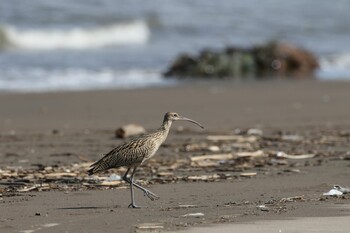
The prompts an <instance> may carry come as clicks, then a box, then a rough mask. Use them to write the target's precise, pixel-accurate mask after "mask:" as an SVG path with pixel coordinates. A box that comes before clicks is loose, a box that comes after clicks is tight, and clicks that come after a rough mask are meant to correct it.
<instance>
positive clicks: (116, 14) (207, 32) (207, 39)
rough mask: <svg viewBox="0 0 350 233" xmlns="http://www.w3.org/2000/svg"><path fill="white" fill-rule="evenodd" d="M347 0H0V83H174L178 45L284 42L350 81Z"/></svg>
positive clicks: (51, 86)
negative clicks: (171, 69)
mask: <svg viewBox="0 0 350 233" xmlns="http://www.w3.org/2000/svg"><path fill="white" fill-rule="evenodd" d="M349 11H350V1H347V0H336V1H328V0H294V1H290V0H265V1H260V0H245V1H238V0H232V1H229V0H217V1H211V0H191V1H187V0H177V1H171V0H152V1H144V0H130V1H124V0H99V1H94V0H76V1H70V0H60V1H56V0H31V1H27V0H1V1H0V91H2V92H4V91H26V92H28V91H29V92H30V91H55V90H86V89H105V88H119V89H125V88H137V87H145V86H155V85H157V86H162V85H172V84H173V83H174V82H173V81H170V80H168V79H164V78H162V75H161V74H162V72H163V71H164V70H165V69H166V68H167V66H168V65H169V64H170V62H171V61H172V60H173V59H174V58H175V57H176V56H177V55H178V54H180V53H183V52H190V53H194V54H195V53H197V52H198V51H200V50H201V49H204V48H213V49H220V48H223V47H225V46H227V45H236V46H253V45H256V44H261V43H265V42H267V41H270V40H282V41H288V42H291V43H294V44H296V45H299V46H302V47H305V48H306V49H309V50H311V51H312V52H313V53H314V54H316V55H317V56H318V58H319V60H320V64H321V67H320V69H319V70H318V72H317V77H318V78H319V79H322V80H332V79H345V80H346V79H350V43H349V41H350V24H349V22H350V14H349V13H348V12H349Z"/></svg>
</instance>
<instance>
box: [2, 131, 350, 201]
mask: <svg viewBox="0 0 350 233" xmlns="http://www.w3.org/2000/svg"><path fill="white" fill-rule="evenodd" d="M248 131H249V129H248V130H246V129H239V130H236V131H235V133H236V134H234V135H232V134H225V133H223V132H222V131H214V132H209V133H208V135H209V136H204V135H198V136H195V137H191V138H190V139H189V138H188V137H187V138H186V137H176V136H175V138H174V140H172V141H171V142H169V143H167V144H165V145H164V147H162V150H163V152H161V153H160V156H156V157H154V158H152V159H151V160H149V161H148V162H147V163H146V164H145V165H143V166H140V167H139V174H138V179H140V180H139V181H138V182H140V181H141V182H144V184H145V185H147V184H166V183H176V182H215V181H219V180H225V179H240V178H250V177H252V178H253V177H256V176H259V175H260V174H266V173H269V172H270V171H275V170H276V169H277V171H276V172H277V174H283V173H287V172H288V173H290V174H294V173H300V172H302V169H301V168H300V167H301V166H302V167H304V166H308V165H311V166H313V165H317V166H318V165H320V164H322V161H325V158H330V157H333V158H334V159H340V160H344V159H346V158H348V157H346V156H349V155H350V152H349V151H350V147H349V143H348V142H349V141H350V134H349V133H348V132H350V131H346V132H345V129H341V131H339V130H338V129H329V130H328V131H327V130H323V131H322V132H321V133H322V134H321V136H320V132H318V131H316V132H310V131H305V132H300V131H298V132H293V131H288V132H284V131H270V130H264V135H263V136H260V135H255V133H254V134H253V133H252V132H249V133H250V134H248ZM343 131H344V132H343ZM188 132H189V133H191V134H192V133H193V134H196V132H194V131H190V130H189V131H188ZM230 132H231V131H230ZM253 132H254V131H253ZM283 135H285V136H283ZM295 135H297V136H295ZM83 136H85V137H86V138H87V139H88V140H86V142H88V143H91V138H90V137H91V134H84V135H83ZM22 137H28V136H27V135H25V136H22V135H20V134H16V136H13V135H7V134H6V135H4V134H3V135H0V141H1V142H6V143H7V144H8V146H7V147H8V148H17V147H16V146H17V144H18V140H23V138H22ZM33 137H37V136H33ZM52 137H54V138H55V140H61V137H58V138H57V135H53V136H52ZM67 137H69V134H67ZM31 138H32V137H31ZM39 138H40V140H43V139H45V138H46V136H45V137H39ZM301 139H302V140H301ZM11 143H13V144H11ZM47 143H48V144H47V145H49V146H50V147H51V145H52V140H49V141H48V142H47ZM79 143H80V142H79ZM108 143H110V142H108ZM38 144H40V145H42V146H46V145H45V143H43V142H40V143H38ZM106 145H107V146H110V144H106ZM329 145H337V146H339V148H341V149H339V150H329ZM7 147H5V149H6V148H7ZM276 148H278V150H277V151H276ZM34 149H36V151H39V150H37V148H34ZM3 155H4V157H3V161H4V162H5V163H3V164H2V165H1V166H0V194H1V195H3V196H4V197H5V196H7V195H12V194H13V193H16V192H17V193H18V194H21V193H27V192H41V191H50V190H59V191H64V192H70V191H74V190H87V189H110V188H114V189H123V188H128V184H127V183H126V182H124V181H122V180H121V175H123V174H124V173H125V171H126V169H124V168H118V169H116V170H111V171H110V172H106V173H104V174H102V173H101V174H99V175H98V176H87V173H86V171H87V170H88V167H89V166H90V165H91V164H92V162H91V158H90V157H89V156H88V155H86V154H81V153H77V152H76V151H67V148H64V149H63V150H53V151H52V152H50V153H49V154H48V157H49V158H50V159H53V160H54V162H53V163H52V164H41V163H33V162H32V161H31V158H30V157H24V155H22V154H20V153H18V152H17V150H13V151H11V149H6V150H5V151H4V152H3ZM6 155H9V156H6ZM168 155H169V156H168ZM67 156H70V159H69V161H71V160H73V161H76V162H74V163H69V162H68V164H67V159H66V158H67ZM302 159H306V161H303V160H302ZM7 160H9V161H10V162H11V163H10V164H11V165H10V164H9V165H7V166H6V161H7ZM22 160H28V162H26V163H22V162H21V161H22ZM56 161H57V162H60V163H56ZM150 173H151V174H152V178H151V179H148V178H149V177H148V176H147V174H150ZM333 189H335V190H337V191H340V192H342V193H344V194H345V193H348V192H349V190H348V189H347V188H344V187H341V186H339V185H335V186H334V188H333ZM332 192H333V191H332ZM291 200H293V201H297V200H298V199H297V198H294V199H291ZM282 201H286V202H287V201H288V200H282Z"/></svg>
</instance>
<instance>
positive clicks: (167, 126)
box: [159, 119, 172, 132]
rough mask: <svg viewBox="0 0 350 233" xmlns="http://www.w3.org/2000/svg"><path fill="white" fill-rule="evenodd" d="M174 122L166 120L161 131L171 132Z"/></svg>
mask: <svg viewBox="0 0 350 233" xmlns="http://www.w3.org/2000/svg"><path fill="white" fill-rule="evenodd" d="M171 123H172V121H169V120H167V119H164V121H163V124H162V125H161V126H160V128H159V129H160V130H162V131H167V132H169V129H170V127H171Z"/></svg>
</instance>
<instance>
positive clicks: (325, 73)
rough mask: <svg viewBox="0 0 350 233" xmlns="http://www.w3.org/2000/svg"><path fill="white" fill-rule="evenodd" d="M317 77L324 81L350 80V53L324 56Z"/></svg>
mask: <svg viewBox="0 0 350 233" xmlns="http://www.w3.org/2000/svg"><path fill="white" fill-rule="evenodd" d="M317 77H318V78H320V79H323V80H332V79H345V80H349V79H350V53H343V54H336V55H330V56H324V57H321V58H320V69H319V71H318V73H317Z"/></svg>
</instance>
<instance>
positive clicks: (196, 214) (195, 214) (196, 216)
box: [182, 212, 204, 218]
mask: <svg viewBox="0 0 350 233" xmlns="http://www.w3.org/2000/svg"><path fill="white" fill-rule="evenodd" d="M203 216H204V214H203V213H201V212H198V213H189V214H184V215H182V217H195V218H200V217H203Z"/></svg>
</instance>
